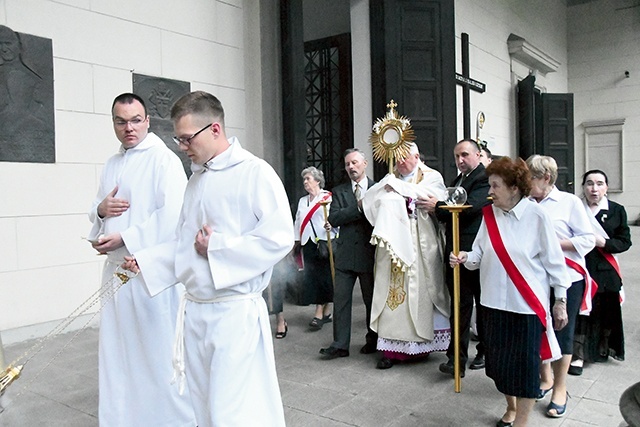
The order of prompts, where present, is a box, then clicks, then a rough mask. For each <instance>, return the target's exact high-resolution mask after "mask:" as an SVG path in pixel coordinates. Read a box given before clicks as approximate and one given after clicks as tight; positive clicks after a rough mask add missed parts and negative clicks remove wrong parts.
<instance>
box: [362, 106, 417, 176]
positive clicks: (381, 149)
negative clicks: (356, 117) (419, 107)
mask: <svg viewBox="0 0 640 427" xmlns="http://www.w3.org/2000/svg"><path fill="white" fill-rule="evenodd" d="M397 106H398V104H396V103H395V102H394V100H393V99H392V100H391V101H389V103H388V104H387V108H388V109H389V110H388V111H387V114H386V115H385V116H384V117H382V118H379V119H377V120H376V122H375V123H374V124H373V131H372V132H371V136H370V137H369V142H370V143H371V147H372V148H373V158H374V159H375V160H376V161H378V162H387V164H388V165H389V173H393V167H394V162H395V161H397V160H402V159H405V158H406V157H407V156H408V155H409V150H410V148H411V143H412V142H413V141H414V140H415V139H416V137H415V134H414V133H413V129H412V128H411V121H410V120H409V119H408V118H406V117H404V116H399V115H398V112H397V111H396V109H395V108H396V107H397Z"/></svg>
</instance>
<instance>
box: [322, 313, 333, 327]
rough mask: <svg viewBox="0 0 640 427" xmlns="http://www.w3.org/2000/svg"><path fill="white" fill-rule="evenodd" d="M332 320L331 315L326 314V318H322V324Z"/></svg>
mask: <svg viewBox="0 0 640 427" xmlns="http://www.w3.org/2000/svg"><path fill="white" fill-rule="evenodd" d="M331 322H333V319H331V314H327V315H326V316H322V324H323V325H324V324H325V323H331Z"/></svg>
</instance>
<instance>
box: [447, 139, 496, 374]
mask: <svg viewBox="0 0 640 427" xmlns="http://www.w3.org/2000/svg"><path fill="white" fill-rule="evenodd" d="M453 154H454V156H455V159H456V166H457V167H458V169H459V170H460V174H459V175H458V176H457V177H456V179H455V180H454V181H453V182H452V183H451V186H452V187H455V186H458V185H459V186H461V187H462V188H464V189H465V191H466V192H467V203H466V204H468V205H471V206H472V207H471V208H469V209H465V210H463V211H462V212H460V217H459V218H460V222H459V225H460V228H459V229H460V250H461V251H470V250H471V246H472V245H473V241H474V240H475V238H476V234H477V233H478V229H479V228H480V224H481V223H482V208H483V207H484V206H485V205H487V204H488V203H490V202H489V200H488V199H487V197H488V194H489V182H488V178H487V176H486V174H485V168H484V165H483V164H482V163H480V147H478V144H477V143H476V142H475V141H474V140H472V139H463V140H462V141H459V142H458V143H457V144H456V146H455V147H454V149H453ZM434 204H435V213H436V216H437V218H438V220H440V221H441V222H444V223H445V224H446V236H447V241H446V252H445V253H446V254H449V253H450V252H451V251H452V250H453V240H452V230H451V213H450V212H449V211H447V210H445V209H440V208H439V206H441V205H442V204H443V202H437V203H435V202H434ZM448 258H449V257H448V255H447V256H446V257H445V259H447V260H448ZM446 271H447V275H446V280H447V288H448V289H449V294H450V295H451V328H452V329H453V269H451V268H448V266H447V270H446ZM474 300H475V304H476V310H479V309H480V270H473V271H471V270H467V269H466V268H461V269H460V328H459V330H460V356H459V357H460V375H461V376H464V372H465V368H466V365H467V360H468V359H469V356H468V347H469V338H470V331H469V328H470V326H471V316H472V313H473V302H474ZM481 318H482V316H481V315H480V313H479V312H478V313H477V316H476V319H477V324H478V338H479V340H480V342H479V343H478V345H477V347H476V350H477V355H476V357H475V358H474V360H473V362H471V365H470V366H469V369H482V368H484V346H483V343H482V322H481ZM452 338H453V337H452ZM454 344H455V343H454V341H453V339H452V340H451V343H450V344H449V349H448V350H447V357H448V358H449V360H448V362H446V363H442V364H441V365H440V371H441V372H444V373H446V374H451V375H453V358H454Z"/></svg>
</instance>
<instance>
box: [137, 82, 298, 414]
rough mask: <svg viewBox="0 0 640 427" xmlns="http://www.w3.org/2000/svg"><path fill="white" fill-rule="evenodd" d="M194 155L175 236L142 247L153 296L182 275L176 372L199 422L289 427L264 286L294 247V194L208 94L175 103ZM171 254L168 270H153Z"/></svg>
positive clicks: (181, 134) (140, 258)
mask: <svg viewBox="0 0 640 427" xmlns="http://www.w3.org/2000/svg"><path fill="white" fill-rule="evenodd" d="M171 118H172V120H173V122H174V130H175V132H176V135H177V136H176V137H175V140H176V141H177V142H178V144H179V146H180V149H181V150H182V151H184V152H186V154H187V155H188V156H189V157H190V158H191V161H192V162H193V164H192V170H193V175H192V176H191V178H190V179H189V183H188V185H187V190H186V192H185V197H184V205H183V208H182V213H181V215H180V220H179V222H178V228H177V231H176V236H175V240H174V241H173V242H171V243H169V244H165V245H161V246H159V247H156V248H151V249H149V250H143V251H140V252H136V253H134V254H133V255H134V257H135V259H134V258H129V263H128V265H126V266H127V267H128V268H132V269H133V270H134V271H135V270H136V268H138V267H139V269H140V271H141V275H142V278H143V280H144V281H145V283H146V285H147V287H149V289H152V293H154V292H159V291H161V290H162V289H164V288H166V287H167V286H170V285H172V284H173V283H175V282H177V281H179V282H182V283H184V285H185V287H186V294H185V299H184V300H183V302H184V306H183V307H184V310H180V313H181V314H183V317H182V318H180V319H179V320H178V325H177V327H178V329H177V332H176V351H175V354H174V361H173V363H174V367H175V369H176V372H175V375H176V376H175V379H176V381H177V382H178V386H182V385H183V384H184V380H185V379H186V383H187V384H188V385H189V388H190V390H191V397H192V401H193V405H194V409H195V412H196V419H197V422H198V426H199V427H213V426H216V427H217V426H267V427H268V426H284V411H283V407H282V400H281V397H280V389H279V386H278V379H277V376H276V369H275V358H274V354H273V341H272V338H271V331H270V324H269V315H268V312H267V307H266V304H265V302H264V299H263V298H262V296H261V294H262V291H263V290H264V289H265V288H266V287H267V285H268V284H269V279H270V278H271V272H272V269H273V266H274V265H275V264H276V263H277V262H278V261H280V260H281V259H282V258H284V257H285V256H286V255H287V254H288V253H289V251H290V250H291V248H292V247H293V241H294V239H293V223H292V221H291V211H290V208H289V201H288V199H287V195H286V193H285V190H284V187H283V185H282V182H281V181H280V178H279V177H278V175H277V174H276V173H275V171H274V170H273V168H272V167H271V166H269V164H267V163H266V162H265V161H264V160H262V159H259V158H257V157H256V156H254V155H253V154H251V153H249V152H248V151H246V150H244V149H243V148H242V147H241V146H240V142H239V141H238V139H237V138H235V137H231V138H228V139H227V137H226V134H225V130H224V111H223V109H222V105H221V104H220V101H218V99H217V98H216V97H214V96H213V95H211V94H208V93H206V92H193V93H190V94H187V95H185V96H184V97H182V98H181V99H179V100H178V101H177V102H176V104H175V105H174V106H173V108H172V110H171ZM158 260H163V266H164V268H163V269H157V268H154V265H155V264H157V263H158Z"/></svg>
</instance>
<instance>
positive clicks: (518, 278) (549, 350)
mask: <svg viewBox="0 0 640 427" xmlns="http://www.w3.org/2000/svg"><path fill="white" fill-rule="evenodd" d="M482 214H483V216H484V221H485V224H486V225H487V231H488V233H489V239H490V240H491V245H492V246H493V249H494V251H495V252H496V255H497V256H498V259H499V260H500V262H501V263H502V266H503V267H504V269H505V271H506V272H507V275H508V276H509V278H510V279H511V281H512V282H513V284H514V285H515V286H516V289H517V290H518V292H520V295H521V296H522V298H524V300H525V302H526V303H527V304H528V305H529V307H530V308H531V309H532V310H533V312H534V313H535V314H536V316H538V319H540V322H541V323H542V326H543V327H544V329H545V334H544V335H543V336H542V340H541V342H540V357H541V358H542V360H543V361H547V360H556V359H558V358H559V357H560V347H559V345H558V341H557V340H556V337H555V334H554V332H553V328H552V327H551V324H552V323H551V314H550V313H549V310H548V309H547V308H546V307H547V306H546V304H548V302H542V301H540V299H539V298H538V296H537V295H536V294H535V292H534V291H533V289H531V287H530V286H529V284H528V283H527V281H526V279H525V278H524V276H523V275H522V273H521V272H520V270H518V267H517V266H516V265H515V263H514V262H513V260H512V259H511V256H509V252H507V248H506V247H505V246H504V242H503V241H502V236H500V230H499V228H498V223H497V222H496V216H495V213H494V212H493V206H492V205H487V206H485V207H484V208H482Z"/></svg>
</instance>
